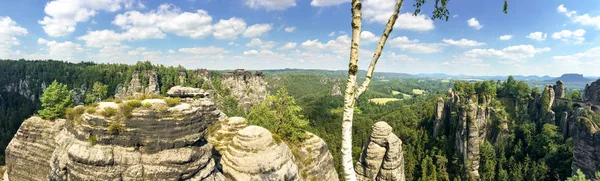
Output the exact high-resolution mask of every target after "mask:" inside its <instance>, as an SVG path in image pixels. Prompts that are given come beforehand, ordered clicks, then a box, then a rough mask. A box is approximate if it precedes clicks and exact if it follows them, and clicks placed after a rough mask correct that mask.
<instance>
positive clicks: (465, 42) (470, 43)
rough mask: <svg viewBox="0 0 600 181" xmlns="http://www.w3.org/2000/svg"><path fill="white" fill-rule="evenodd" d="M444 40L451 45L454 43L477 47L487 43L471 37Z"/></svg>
mask: <svg viewBox="0 0 600 181" xmlns="http://www.w3.org/2000/svg"><path fill="white" fill-rule="evenodd" d="M442 41H443V42H444V43H447V44H449V45H454V46H458V47H476V46H482V45H485V43H483V42H477V41H475V40H469V39H465V38H463V39H460V40H453V39H444V40H442Z"/></svg>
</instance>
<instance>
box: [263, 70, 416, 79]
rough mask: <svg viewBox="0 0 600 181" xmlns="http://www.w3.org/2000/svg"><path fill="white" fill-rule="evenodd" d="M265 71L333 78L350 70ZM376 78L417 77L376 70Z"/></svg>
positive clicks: (362, 76) (362, 72) (362, 74)
mask: <svg viewBox="0 0 600 181" xmlns="http://www.w3.org/2000/svg"><path fill="white" fill-rule="evenodd" d="M262 71H263V72H265V73H272V74H282V73H284V74H285V73H295V74H315V75H323V76H326V77H332V78H345V77H347V76H348V70H321V69H292V68H286V69H271V70H262ZM366 74H367V71H365V70H358V76H359V79H360V78H364V76H365V75H366ZM373 77H374V78H375V79H390V78H415V76H413V75H410V74H406V73H394V72H375V73H374V76H373Z"/></svg>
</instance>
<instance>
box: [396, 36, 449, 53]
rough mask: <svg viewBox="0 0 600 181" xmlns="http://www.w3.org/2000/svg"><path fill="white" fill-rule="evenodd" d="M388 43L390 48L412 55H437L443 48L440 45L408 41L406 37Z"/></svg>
mask: <svg viewBox="0 0 600 181" xmlns="http://www.w3.org/2000/svg"><path fill="white" fill-rule="evenodd" d="M388 43H389V45H390V46H391V47H394V48H400V49H401V50H406V51H409V52H412V53H437V52H441V51H442V48H443V46H444V44H442V43H420V42H419V40H417V39H414V40H410V39H408V37H406V36H401V37H396V38H393V39H391V40H388Z"/></svg>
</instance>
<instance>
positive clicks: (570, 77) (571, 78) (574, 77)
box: [550, 74, 592, 82]
mask: <svg viewBox="0 0 600 181" xmlns="http://www.w3.org/2000/svg"><path fill="white" fill-rule="evenodd" d="M557 80H562V81H563V82H589V81H592V79H588V78H585V77H583V74H563V75H562V76H560V77H559V78H555V79H551V80H550V81H557Z"/></svg>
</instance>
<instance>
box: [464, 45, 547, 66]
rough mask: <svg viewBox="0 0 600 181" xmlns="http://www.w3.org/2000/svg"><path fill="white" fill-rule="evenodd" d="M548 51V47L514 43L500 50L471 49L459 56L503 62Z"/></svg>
mask: <svg viewBox="0 0 600 181" xmlns="http://www.w3.org/2000/svg"><path fill="white" fill-rule="evenodd" d="M548 51H550V48H549V47H544V48H535V47H534V46H533V45H515V46H509V47H506V48H503V49H501V50H496V49H493V48H490V49H472V50H469V51H467V52H465V53H464V54H463V56H462V57H461V58H465V59H473V60H480V58H481V57H490V58H498V59H502V60H503V61H505V62H523V61H526V60H527V59H529V58H533V57H534V56H535V55H536V54H540V53H543V52H548Z"/></svg>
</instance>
